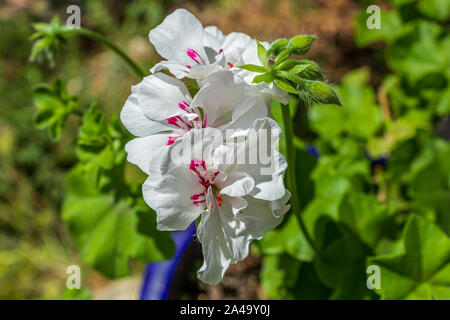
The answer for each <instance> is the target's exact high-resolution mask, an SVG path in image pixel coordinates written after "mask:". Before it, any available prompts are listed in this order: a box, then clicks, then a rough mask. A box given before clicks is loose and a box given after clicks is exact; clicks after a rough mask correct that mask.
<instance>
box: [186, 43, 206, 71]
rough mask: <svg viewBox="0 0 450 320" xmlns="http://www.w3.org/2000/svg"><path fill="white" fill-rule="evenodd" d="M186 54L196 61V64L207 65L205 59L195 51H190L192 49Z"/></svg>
mask: <svg viewBox="0 0 450 320" xmlns="http://www.w3.org/2000/svg"><path fill="white" fill-rule="evenodd" d="M186 54H187V55H188V56H189V58H191V59H192V60H194V61H195V63H197V64H201V65H206V62H205V60H203V58H202V57H201V56H200V55H199V54H198V52H197V51H195V50H194V49H190V48H189V49H187V50H186ZM186 67H188V68H189V69H190V68H191V66H186Z"/></svg>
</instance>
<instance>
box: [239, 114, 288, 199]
mask: <svg viewBox="0 0 450 320" xmlns="http://www.w3.org/2000/svg"><path fill="white" fill-rule="evenodd" d="M250 130H252V132H255V133H256V134H255V135H254V136H255V137H256V139H252V138H250V137H249V139H246V141H245V142H243V143H240V144H238V145H237V147H238V151H237V153H238V156H237V157H238V159H247V158H249V157H252V158H253V160H256V161H255V163H250V161H246V162H245V163H244V164H239V163H238V164H236V165H234V166H232V167H231V168H230V170H235V171H243V172H246V173H248V174H249V175H250V176H251V177H253V179H254V180H255V183H256V185H255V188H254V189H253V191H252V193H251V194H252V196H253V197H255V198H258V199H261V200H268V201H273V200H278V199H280V198H282V197H283V196H284V195H285V188H284V183H283V178H284V173H285V171H286V168H287V163H286V161H285V159H284V157H283V156H282V155H281V154H280V153H279V152H278V149H277V147H278V139H279V138H280V136H281V129H280V127H279V126H278V124H277V123H276V121H274V120H272V119H270V118H263V119H257V120H255V121H254V123H253V125H252V127H251V129H250ZM263 130H264V131H263ZM262 145H266V150H264V149H263V148H262ZM263 151H266V152H267V153H268V154H264V153H265V152H263ZM265 162H267V163H265Z"/></svg>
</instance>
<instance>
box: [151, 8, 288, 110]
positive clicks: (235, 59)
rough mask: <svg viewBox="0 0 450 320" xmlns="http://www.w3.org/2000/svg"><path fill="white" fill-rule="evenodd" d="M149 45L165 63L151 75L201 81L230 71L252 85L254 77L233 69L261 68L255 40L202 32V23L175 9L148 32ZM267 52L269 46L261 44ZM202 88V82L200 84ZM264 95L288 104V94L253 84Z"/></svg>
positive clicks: (210, 30) (212, 29)
mask: <svg viewBox="0 0 450 320" xmlns="http://www.w3.org/2000/svg"><path fill="white" fill-rule="evenodd" d="M149 39H150V42H151V43H152V44H153V46H154V47H155V49H156V51H157V52H158V53H159V54H160V55H161V56H162V57H163V58H165V59H167V61H162V62H160V63H158V64H156V65H155V66H154V67H153V68H152V70H151V71H152V72H156V71H160V70H162V69H168V70H169V71H170V72H171V73H172V74H173V75H175V77H177V78H179V79H181V78H184V77H188V78H192V79H197V80H202V79H204V78H205V77H207V76H208V75H210V74H211V73H214V72H217V71H222V70H231V71H233V72H235V73H237V74H239V75H240V76H241V77H242V78H243V79H244V80H245V81H246V82H247V83H249V84H252V81H253V78H254V77H255V76H256V74H255V73H253V72H250V71H246V70H242V69H239V68H236V67H237V66H241V65H244V64H256V65H261V62H260V61H259V59H258V49H257V44H256V40H255V39H252V38H251V37H250V36H248V35H246V34H244V33H240V32H233V33H230V34H229V35H224V34H223V33H222V31H220V30H219V29H218V28H217V27H214V26H208V27H206V28H203V26H202V24H201V22H200V21H199V20H198V19H197V18H196V17H195V16H193V15H192V14H191V13H190V12H189V11H187V10H185V9H177V10H175V11H174V12H173V13H172V14H170V15H168V16H167V17H166V18H165V19H164V21H163V22H162V23H161V24H160V25H159V26H157V27H156V28H154V29H153V30H151V31H150V34H149ZM263 45H264V46H265V47H266V48H268V47H269V44H268V43H263ZM199 84H200V85H201V84H202V82H201V81H199ZM252 85H254V86H255V87H257V88H258V90H260V91H261V92H262V93H263V94H266V95H268V96H269V97H270V100H271V98H272V97H273V98H275V99H277V100H278V101H280V102H281V103H285V104H286V103H288V102H289V96H288V94H287V92H285V91H283V90H281V89H280V88H278V87H277V86H274V85H273V84H270V85H268V84H266V83H259V84H252Z"/></svg>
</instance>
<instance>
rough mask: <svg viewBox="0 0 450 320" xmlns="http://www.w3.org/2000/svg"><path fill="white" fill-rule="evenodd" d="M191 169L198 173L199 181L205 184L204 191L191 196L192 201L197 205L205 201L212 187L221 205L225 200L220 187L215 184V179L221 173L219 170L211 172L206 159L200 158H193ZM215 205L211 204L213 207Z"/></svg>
mask: <svg viewBox="0 0 450 320" xmlns="http://www.w3.org/2000/svg"><path fill="white" fill-rule="evenodd" d="M189 169H190V170H191V171H192V172H194V174H195V175H197V177H198V178H199V182H200V183H201V184H202V185H203V186H204V190H203V192H200V193H196V194H193V195H192V196H191V197H190V199H191V200H192V203H193V204H194V205H195V206H199V205H201V204H203V203H205V202H206V195H207V193H208V190H209V188H211V189H212V192H213V194H214V196H215V198H216V199H217V204H218V205H219V206H221V205H222V202H223V199H222V195H221V194H220V193H219V190H218V188H217V187H216V186H215V185H214V179H215V178H216V177H217V176H218V175H219V171H215V172H213V173H211V172H209V171H208V170H207V169H206V165H205V161H204V160H199V159H194V160H191V164H190V165H189ZM213 206H214V203H212V204H211V208H213Z"/></svg>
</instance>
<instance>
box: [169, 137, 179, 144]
mask: <svg viewBox="0 0 450 320" xmlns="http://www.w3.org/2000/svg"><path fill="white" fill-rule="evenodd" d="M178 138H179V137H173V136H170V137H169V139H168V140H167V145H168V146H170V145H172V144H174V143H175V141H176V140H177V139H178Z"/></svg>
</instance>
